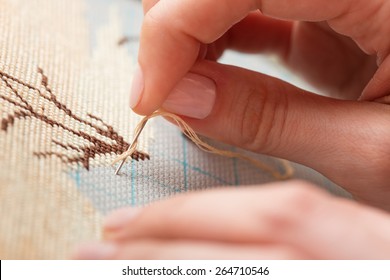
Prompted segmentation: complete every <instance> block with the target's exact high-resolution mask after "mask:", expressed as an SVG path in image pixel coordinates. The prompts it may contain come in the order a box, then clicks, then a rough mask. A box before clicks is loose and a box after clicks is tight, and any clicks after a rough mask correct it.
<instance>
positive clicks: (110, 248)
mask: <svg viewBox="0 0 390 280" xmlns="http://www.w3.org/2000/svg"><path fill="white" fill-rule="evenodd" d="M117 252H118V247H117V245H115V244H112V243H90V244H85V245H82V246H80V247H79V248H78V249H76V251H75V253H74V254H73V256H72V258H73V259H77V260H108V259H112V258H114V256H115V254H116V253H117Z"/></svg>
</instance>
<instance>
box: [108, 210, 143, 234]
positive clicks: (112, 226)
mask: <svg viewBox="0 0 390 280" xmlns="http://www.w3.org/2000/svg"><path fill="white" fill-rule="evenodd" d="M140 211H141V210H140V209H138V208H122V209H119V210H115V211H114V212H112V213H111V214H109V215H108V216H107V217H106V219H105V220H104V222H103V227H104V228H105V229H106V230H118V229H121V228H123V227H126V226H127V225H128V224H129V223H130V222H131V221H133V220H134V218H135V217H137V216H138V214H139V212H140Z"/></svg>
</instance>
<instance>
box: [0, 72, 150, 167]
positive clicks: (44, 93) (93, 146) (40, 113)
mask: <svg viewBox="0 0 390 280" xmlns="http://www.w3.org/2000/svg"><path fill="white" fill-rule="evenodd" d="M38 73H39V74H40V76H41V86H42V89H41V88H38V87H34V86H32V85H30V84H28V83H25V82H23V81H21V80H20V79H17V78H15V77H13V76H11V75H9V74H7V73H5V72H3V71H0V79H1V80H0V83H3V84H5V86H6V88H7V89H8V91H5V92H4V91H1V92H0V99H2V100H4V101H5V102H7V103H8V104H10V105H11V106H14V111H13V113H9V114H8V116H6V117H3V118H1V122H0V131H4V132H7V131H8V130H9V129H10V127H12V126H13V125H14V124H15V120H17V119H25V120H26V121H27V120H28V119H30V118H35V119H37V120H39V121H42V122H44V123H46V124H48V125H50V126H52V127H58V128H60V129H62V130H64V131H67V132H69V133H71V134H73V135H74V137H77V138H81V139H83V140H86V141H87V143H88V144H70V143H63V142H61V141H59V140H58V139H52V141H51V142H52V143H53V144H54V145H56V146H57V147H60V148H61V149H63V150H66V151H67V153H65V152H64V153H59V152H54V151H49V152H34V155H35V156H37V157H38V158H48V157H57V158H59V159H60V160H61V161H62V162H64V163H67V164H82V166H83V167H84V168H85V169H87V170H89V168H90V160H91V159H94V158H96V157H97V156H99V155H108V154H116V155H120V154H122V153H124V152H125V151H126V150H127V149H128V148H129V146H130V144H129V143H127V142H126V141H125V140H124V138H123V137H122V136H121V135H119V133H118V132H117V131H116V130H115V129H114V128H113V127H112V126H111V125H109V124H107V123H105V122H104V121H103V120H102V119H101V118H99V117H96V116H94V115H92V114H89V113H88V114H87V118H82V117H79V116H78V115H76V114H75V113H74V112H72V110H71V109H69V108H68V107H67V106H66V105H65V104H63V103H61V102H60V101H59V100H58V99H57V97H56V95H55V94H54V93H53V90H52V89H51V88H50V86H49V79H48V77H47V76H46V75H45V73H44V71H43V70H42V69H41V68H38ZM20 87H23V88H27V89H28V92H29V93H30V92H33V93H35V94H38V96H39V98H41V99H42V101H46V102H48V103H50V104H52V105H54V106H55V107H56V108H57V109H58V110H60V111H62V112H63V113H65V115H67V116H68V117H70V118H72V119H73V120H75V121H77V122H78V123H80V124H82V125H83V126H84V127H87V128H92V129H93V130H95V131H96V133H97V135H99V136H100V137H99V138H100V139H99V138H98V137H96V136H93V135H90V134H88V133H87V132H85V131H88V129H83V130H81V129H74V128H71V127H68V126H66V125H65V124H64V123H62V122H60V121H58V120H56V119H53V118H51V117H49V116H48V115H47V114H45V107H43V108H41V109H36V108H33V107H32V106H31V104H30V103H29V102H28V99H27V98H26V97H25V96H23V94H22V93H20ZM7 93H8V94H7ZM92 120H94V122H97V123H99V124H100V125H98V124H96V123H93V122H92ZM73 143H80V141H73ZM69 152H73V153H76V155H74V156H72V155H68V154H69ZM131 157H132V158H133V159H135V160H137V161H138V160H149V159H150V157H149V155H148V154H147V153H143V152H140V151H135V152H134V153H133V154H132V156H131Z"/></svg>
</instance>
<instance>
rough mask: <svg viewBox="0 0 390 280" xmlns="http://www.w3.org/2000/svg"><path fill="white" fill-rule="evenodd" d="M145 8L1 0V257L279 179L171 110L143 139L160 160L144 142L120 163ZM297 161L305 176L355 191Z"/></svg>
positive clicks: (117, 0)
mask: <svg viewBox="0 0 390 280" xmlns="http://www.w3.org/2000/svg"><path fill="white" fill-rule="evenodd" d="M141 16H142V12H141V6H140V3H138V2H136V1H130V0H112V1H107V0H66V1H63V0H2V1H0V78H1V80H0V147H1V153H0V259H64V258H68V257H69V253H70V252H71V250H72V248H73V247H74V246H75V245H76V244H78V243H80V242H84V241H88V240H93V239H99V238H100V228H101V220H102V217H103V216H104V215H105V214H107V213H108V212H110V211H112V210H114V209H117V208H120V207H123V206H134V207H137V206H144V205H148V204H150V203H153V202H154V201H158V200H161V199H165V198H168V197H172V196H174V195H176V194H178V193H182V192H189V191H195V190H202V189H205V188H209V187H215V186H222V185H224V186H231V187H239V186H240V185H245V184H258V183H264V182H270V181H273V178H272V177H271V176H270V175H269V174H267V173H264V172H261V171H260V170H258V169H256V168H255V167H253V166H251V165H250V164H248V163H246V162H243V161H240V160H236V159H226V158H221V157H219V156H215V155H210V154H206V153H204V152H202V151H200V150H199V149H198V148H197V147H196V146H195V145H193V144H192V143H191V142H189V141H188V140H187V139H186V138H185V137H183V136H182V134H181V132H180V131H179V130H178V129H177V128H176V127H174V126H172V125H171V124H168V123H167V122H165V121H164V120H156V121H152V122H151V123H150V124H148V126H147V127H146V129H145V130H144V132H143V134H142V137H141V139H140V151H143V152H145V153H148V154H149V155H150V160H147V159H146V154H143V153H139V154H137V158H138V159H139V161H135V160H133V161H131V162H128V163H127V164H126V165H125V166H124V168H123V169H122V171H121V174H120V175H119V176H115V175H114V170H115V169H114V167H112V166H111V165H110V162H111V161H112V160H113V159H114V158H115V157H116V156H117V155H118V154H120V153H122V152H123V151H124V150H125V149H126V148H127V147H128V145H129V141H130V140H131V138H132V136H133V130H134V128H135V126H136V124H137V123H138V121H139V120H140V117H138V116H136V115H135V114H134V113H132V112H131V110H129V108H128V105H127V103H128V102H127V100H128V91H129V89H130V85H131V77H132V72H133V69H134V65H135V57H136V52H137V45H138V44H137V37H138V28H139V24H140V19H141ZM217 145H219V144H217ZM259 158H260V159H262V160H263V161H265V162H267V163H268V164H270V165H272V166H274V167H275V168H281V167H280V163H279V162H278V161H277V160H275V159H273V158H268V157H262V156H259ZM142 159H144V160H142ZM294 168H295V169H296V171H295V177H297V178H304V179H308V180H310V181H312V182H314V183H316V184H319V185H321V186H323V187H324V188H327V189H329V190H331V191H332V192H334V193H338V194H344V193H343V192H342V190H341V189H339V188H338V187H337V186H335V185H333V184H332V183H330V182H328V181H327V180H326V179H325V178H324V177H322V176H321V175H319V174H316V173H314V172H313V171H311V170H309V169H307V168H304V167H301V166H298V165H294Z"/></svg>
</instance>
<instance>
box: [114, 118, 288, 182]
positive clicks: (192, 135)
mask: <svg viewBox="0 0 390 280" xmlns="http://www.w3.org/2000/svg"><path fill="white" fill-rule="evenodd" d="M159 116H161V117H166V118H170V119H172V120H174V121H175V122H176V123H177V124H178V126H179V127H180V129H181V130H182V132H183V133H184V134H185V135H186V136H187V137H188V138H189V139H191V141H192V142H194V144H195V145H196V146H198V147H199V148H200V149H201V150H203V151H205V152H208V153H213V154H217V155H221V156H224V157H228V158H239V159H243V160H246V161H248V162H250V163H251V164H253V165H254V166H256V167H257V168H259V169H261V170H264V171H266V172H268V173H269V174H271V175H272V176H273V177H274V178H275V179H278V180H285V179H288V178H290V177H291V176H292V175H293V174H294V169H293V167H292V166H291V164H290V163H289V162H288V161H287V160H284V159H279V160H280V162H281V163H282V165H283V168H284V170H285V171H284V173H281V172H279V171H278V170H276V169H274V168H272V167H271V166H269V165H267V164H265V163H263V162H261V161H260V160H257V159H254V158H251V157H249V156H246V155H243V154H240V153H236V152H232V151H227V150H220V149H217V148H215V147H213V146H211V145H209V144H207V143H205V142H204V141H202V140H201V139H200V138H199V136H198V135H197V134H196V133H195V131H194V130H193V129H192V128H191V127H190V126H189V125H188V124H187V123H186V122H185V121H184V120H183V119H182V118H180V117H179V116H177V115H175V114H172V113H169V112H165V111H156V112H154V113H153V114H151V115H149V116H146V117H144V118H143V119H142V120H141V122H140V123H139V124H138V125H137V127H136V128H135V133H134V134H137V133H138V132H139V130H140V129H141V128H142V127H143V126H144V125H145V123H146V122H147V121H148V120H150V119H152V118H155V117H159ZM137 144H138V143H135V144H134V145H132V146H130V148H129V150H127V151H126V152H124V153H123V154H121V155H120V156H119V157H118V158H116V159H115V160H114V161H113V162H112V164H115V163H117V162H119V161H121V160H125V159H126V160H127V158H128V157H130V156H131V155H132V154H133V153H134V152H135V151H136V148H137Z"/></svg>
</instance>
